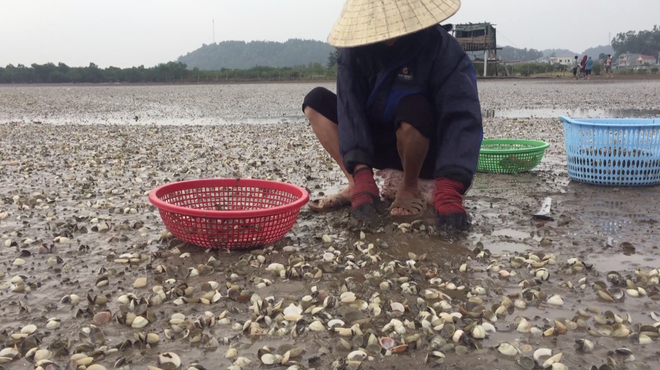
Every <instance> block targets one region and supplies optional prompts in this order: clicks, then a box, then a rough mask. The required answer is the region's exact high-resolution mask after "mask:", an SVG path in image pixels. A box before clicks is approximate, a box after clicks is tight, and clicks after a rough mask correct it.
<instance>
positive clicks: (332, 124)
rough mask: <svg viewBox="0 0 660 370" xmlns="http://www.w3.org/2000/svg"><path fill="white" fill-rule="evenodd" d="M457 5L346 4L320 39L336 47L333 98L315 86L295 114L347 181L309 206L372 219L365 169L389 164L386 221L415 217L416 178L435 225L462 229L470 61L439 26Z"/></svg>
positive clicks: (471, 136) (373, 200)
mask: <svg viewBox="0 0 660 370" xmlns="http://www.w3.org/2000/svg"><path fill="white" fill-rule="evenodd" d="M459 8H460V0H393V1H386V2H383V1H380V0H347V1H346V4H345V5H344V9H343V11H342V14H341V17H340V18H339V20H338V21H337V23H336V24H335V26H334V29H333V30H332V32H331V33H330V36H329V38H328V42H329V43H330V44H331V45H333V46H336V47H339V48H341V49H340V50H341V52H340V55H339V59H338V63H337V66H338V70H337V94H336V95H335V94H334V93H332V92H331V91H329V90H327V89H325V88H322V87H317V88H315V89H314V90H312V91H311V92H310V93H309V94H308V95H307V96H306V97H305V99H304V102H303V112H304V113H305V115H306V116H307V118H308V119H309V122H310V123H311V126H312V129H313V130H314V133H315V134H316V136H317V138H318V140H319V141H320V142H321V144H322V145H323V147H324V149H325V150H326V151H327V152H328V153H329V154H330V155H331V156H332V158H333V159H334V160H335V161H336V162H337V164H338V165H339V167H340V168H341V170H342V171H343V172H344V175H345V176H346V179H347V180H348V186H347V187H346V188H345V189H344V190H342V191H341V192H339V193H338V194H335V195H332V196H328V197H326V198H323V199H320V200H315V201H312V202H310V203H309V208H310V209H311V210H313V211H316V212H329V211H334V210H337V209H340V208H343V207H348V206H350V207H351V213H352V214H353V216H354V217H355V218H357V219H366V220H372V219H373V218H374V217H375V216H376V215H377V214H378V213H384V212H385V210H386V209H387V208H386V207H385V206H384V203H383V201H382V200H381V190H380V189H379V188H378V186H377V185H376V181H375V179H374V173H373V170H372V169H373V168H376V169H379V170H386V169H387V170H390V171H393V170H398V171H403V173H402V176H403V181H401V184H400V186H399V187H398V191H397V192H396V196H395V198H394V202H393V203H392V205H391V207H390V209H389V214H390V215H391V216H392V217H394V218H395V219H410V218H413V219H418V218H421V217H422V216H423V213H424V211H425V209H426V199H429V198H427V197H425V196H424V194H423V193H422V192H421V191H420V181H419V179H420V178H422V179H429V180H435V191H434V193H433V196H432V207H433V210H434V213H435V220H436V224H437V226H438V227H440V228H453V229H457V230H465V229H467V227H468V221H467V212H466V210H465V208H464V206H463V196H464V194H465V192H466V191H467V190H468V189H469V188H470V186H471V184H472V180H473V178H474V174H475V172H476V169H477V162H478V158H479V149H480V147H481V141H482V139H483V126H482V117H481V107H480V103H479V95H478V91H477V78H476V72H475V69H474V67H473V65H472V62H471V61H470V58H469V57H468V56H467V54H466V53H465V51H464V50H463V48H461V46H460V44H459V43H458V42H457V41H456V39H455V38H454V37H452V35H450V34H449V33H448V32H447V31H446V30H445V29H444V28H443V27H442V26H440V25H439V24H440V22H442V21H444V20H446V19H448V18H449V17H451V16H452V15H454V14H455V13H456V12H457V11H458V9H459ZM404 17H406V18H404Z"/></svg>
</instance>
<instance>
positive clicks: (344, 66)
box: [337, 26, 483, 189]
mask: <svg viewBox="0 0 660 370" xmlns="http://www.w3.org/2000/svg"><path fill="white" fill-rule="evenodd" d="M396 45H402V46H403V47H404V49H401V50H400V51H399V52H398V55H396V56H394V57H391V58H386V60H387V62H386V63H385V65H383V63H380V64H379V63H378V60H381V61H382V60H383V58H380V57H374V56H373V54H374V53H373V50H378V49H375V48H378V47H381V49H382V48H383V47H382V46H378V45H376V46H373V45H372V46H367V47H358V48H347V49H343V50H342V51H341V53H340V56H339V60H338V62H337V64H338V72H337V73H338V76H337V98H338V103H337V113H338V118H339V122H338V123H339V149H340V151H341V154H342V156H343V159H344V164H345V166H346V168H347V170H348V171H349V172H352V171H353V168H354V167H355V165H356V164H365V165H367V166H371V164H372V163H373V153H374V145H373V141H372V135H371V130H372V129H373V128H374V126H375V127H378V126H377V123H376V124H374V122H373V121H374V119H375V118H376V119H377V118H378V117H374V113H373V112H374V110H376V111H380V112H382V114H381V117H380V118H381V119H377V120H378V121H387V120H389V119H392V114H393V112H394V109H395V108H396V106H397V105H398V103H399V101H400V100H401V99H402V98H403V97H405V96H407V95H412V94H423V95H425V96H426V97H428V98H429V100H430V101H431V102H432V103H433V104H434V105H435V111H436V112H435V113H436V115H435V116H436V121H437V128H436V130H437V136H436V137H435V140H434V142H435V143H436V147H437V153H435V155H436V162H435V176H436V177H449V178H452V179H455V180H458V181H461V182H462V183H463V184H464V185H465V187H466V189H467V188H468V187H469V186H470V185H471V183H472V179H473V177H474V174H475V172H476V168H477V161H478V158H479V149H480V147H481V141H482V139H483V126H482V119H481V106H480V104H479V95H478V92H477V79H476V73H475V70H474V67H473V65H472V62H471V61H470V59H469V57H468V56H467V54H466V53H465V52H464V51H463V49H462V48H461V46H460V45H459V43H458V42H457V41H456V39H455V38H454V37H453V36H451V35H450V34H449V33H447V31H445V30H444V29H443V28H442V27H440V26H437V27H432V28H429V29H426V30H423V31H420V32H417V33H415V34H413V35H411V36H410V37H409V36H406V37H405V38H404V39H400V40H399V41H397V44H395V46H396ZM370 48H371V49H370ZM375 59H378V60H375ZM404 70H405V71H404ZM402 71H403V72H402ZM402 73H404V75H403V76H402ZM393 150H396V149H395V148H393Z"/></svg>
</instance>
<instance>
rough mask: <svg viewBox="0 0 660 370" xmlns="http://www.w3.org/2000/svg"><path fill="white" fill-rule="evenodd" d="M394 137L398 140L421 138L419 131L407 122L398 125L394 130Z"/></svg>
mask: <svg viewBox="0 0 660 370" xmlns="http://www.w3.org/2000/svg"><path fill="white" fill-rule="evenodd" d="M396 136H397V138H398V139H403V138H411V137H420V136H421V137H423V135H422V134H421V132H420V131H419V129H417V127H415V126H413V125H411V124H410V123H408V122H401V123H400V124H399V128H398V129H397V130H396Z"/></svg>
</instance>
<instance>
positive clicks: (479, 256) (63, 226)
mask: <svg viewBox="0 0 660 370" xmlns="http://www.w3.org/2000/svg"><path fill="white" fill-rule="evenodd" d="M490 83H491V82H488V83H484V84H480V89H482V90H484V91H485V94H484V95H483V101H484V103H485V104H484V106H485V107H487V108H488V107H493V106H496V107H499V108H501V107H505V106H507V104H516V105H526V104H529V105H530V106H546V107H547V106H552V107H554V106H557V107H568V106H572V105H573V104H575V102H574V101H573V100H575V99H568V98H566V99H567V100H566V101H563V102H562V101H559V102H557V101H556V99H559V100H561V99H565V98H564V95H567V96H571V94H573V96H576V93H580V94H581V93H582V92H585V91H586V92H589V91H592V87H596V86H597V85H585V84H583V85H574V84H568V83H563V82H559V83H555V82H552V81H547V82H544V83H534V84H531V83H527V82H523V81H514V82H502V81H493V82H492V85H489V84H490ZM514 84H515V85H514ZM483 85H486V86H485V87H482V86H483ZM639 86H641V87H643V88H635V89H630V88H629V86H628V85H627V84H625V83H621V84H620V85H619V84H617V83H614V85H612V88H611V89H609V85H608V94H605V95H609V94H610V93H611V94H613V95H616V96H617V99H618V100H617V102H618V103H617V104H622V105H625V104H642V103H640V102H644V101H647V100H648V99H651V98H648V97H647V95H648V96H655V95H657V94H659V93H660V89H659V88H658V86H656V84H655V83H647V82H640V83H639ZM303 87H304V89H307V90H308V89H309V88H310V86H307V85H303ZM33 89H38V90H39V91H40V92H39V93H37V92H36V91H37V90H33ZM179 89H183V90H179ZM299 89H301V87H298V86H288V85H272V86H271V85H265V86H261V85H260V86H259V87H248V86H233V85H232V86H230V85H222V86H215V85H208V86H207V85H204V86H202V85H200V86H195V87H181V86H171V87H170V86H162V87H158V88H153V87H145V86H87V87H78V86H48V87H47V88H43V87H24V86H9V87H5V86H1V87H0V90H1V91H0V92H1V93H2V96H3V99H2V101H0V119H4V120H5V121H6V117H12V118H10V120H9V121H10V122H11V123H10V124H1V125H0V134H1V136H2V137H3V140H2V144H1V145H0V174H2V180H0V181H4V183H3V189H4V190H3V194H2V197H0V200H1V201H0V245H2V246H3V250H2V254H0V307H2V310H3V318H4V319H6V323H8V324H6V325H5V326H3V327H2V328H1V329H0V367H1V368H4V369H10V368H35V369H39V370H56V369H83V368H85V369H87V370H103V369H106V368H107V369H110V368H117V369H123V370H128V369H130V368H133V369H137V368H149V369H152V370H156V369H162V370H169V369H185V370H204V369H215V368H220V369H231V370H246V369H248V368H258V367H264V368H282V369H288V370H305V369H312V368H314V369H325V368H333V369H335V368H336V369H357V368H360V366H362V368H364V367H365V366H366V365H367V364H369V365H368V366H371V367H374V368H376V367H382V366H384V364H387V365H389V364H393V365H392V366H399V364H402V365H400V366H401V367H404V366H408V365H405V364H409V363H410V362H406V361H414V363H415V364H416V365H419V364H420V363H424V364H425V365H426V366H429V367H438V368H440V367H447V368H451V367H452V366H454V365H459V366H461V367H463V368H469V367H474V368H478V367H479V366H481V367H483V366H484V364H496V365H493V366H496V367H499V368H517V367H522V368H524V369H527V370H532V369H541V368H544V369H554V370H562V369H566V368H572V369H573V368H580V367H584V368H589V367H590V366H592V365H593V366H594V369H601V368H602V369H605V370H612V369H622V368H624V367H625V368H640V369H644V368H648V367H644V365H643V362H644V360H647V359H652V358H653V356H654V348H655V345H656V344H657V342H658V340H660V331H659V329H660V324H659V323H660V314H658V313H660V308H658V307H657V303H658V302H660V281H659V280H660V274H659V273H658V266H657V262H656V261H655V255H654V253H655V252H653V248H652V247H653V246H655V245H656V244H657V240H656V239H654V237H655V234H656V228H655V226H654V222H653V220H652V219H649V217H646V216H644V217H642V216H643V215H650V214H653V212H651V210H648V209H645V208H639V206H637V208H635V207H633V206H631V205H630V204H631V203H634V202H635V201H636V199H637V198H639V199H640V200H639V201H638V202H641V203H652V202H647V201H644V199H646V200H648V199H649V198H646V195H641V194H638V193H635V191H636V190H628V189H620V190H618V191H614V190H612V189H608V190H605V189H591V188H590V189H585V187H580V186H577V185H575V184H570V185H566V184H565V183H567V181H565V180H566V178H565V174H564V173H563V172H561V171H559V174H558V172H557V169H556V168H555V165H556V163H558V162H560V161H564V160H565V159H564V158H563V155H564V153H563V152H562V145H563V144H562V141H563V137H562V135H561V132H558V131H557V130H556V122H555V121H556V120H555V119H554V118H553V119H542V118H533V119H507V118H502V117H497V116H496V117H488V116H487V115H486V117H485V121H484V125H485V130H486V134H487V136H488V137H507V136H510V137H513V136H514V135H515V137H520V138H528V139H543V140H547V141H550V142H551V143H552V146H551V148H549V149H548V151H547V152H546V157H545V159H544V161H543V162H542V163H541V165H540V166H539V167H538V168H537V169H535V170H534V171H532V173H528V174H521V175H516V176H507V177H503V176H499V175H488V174H479V175H478V176H477V178H476V180H475V186H474V188H473V190H471V193H470V195H469V196H468V197H467V198H466V206H467V208H468V210H469V213H470V215H471V217H472V218H473V228H474V229H473V231H471V232H470V233H468V234H467V236H466V237H462V236H460V237H454V236H452V235H449V234H447V235H445V234H444V233H442V232H440V231H439V230H436V229H435V226H434V225H433V224H432V223H427V222H425V221H424V222H422V221H415V222H410V223H406V222H404V223H394V222H391V220H390V219H387V218H383V222H382V225H378V226H376V227H365V226H363V225H359V224H357V223H354V220H352V219H351V218H350V217H348V211H346V212H344V213H342V212H343V211H340V212H338V213H337V214H328V215H312V214H310V213H309V212H308V210H307V209H306V208H303V210H302V211H301V214H300V216H299V221H298V223H297V224H296V225H295V226H294V228H293V230H292V232H291V233H289V234H288V235H287V236H286V237H285V238H284V239H283V240H281V241H280V242H278V243H275V244H274V245H266V246H264V248H259V249H256V250H253V251H245V252H231V253H229V252H227V251H216V250H208V251H207V250H200V249H198V248H194V247H192V246H190V245H188V244H186V243H184V242H182V241H180V240H178V239H176V238H175V237H174V236H173V235H172V233H170V232H169V231H167V230H165V229H164V226H163V224H162V221H161V219H160V215H159V213H158V211H157V210H156V209H155V208H154V207H153V206H152V205H151V204H150V203H149V202H148V194H149V191H150V190H151V189H153V188H154V187H156V186H158V185H160V184H163V183H166V182H173V181H179V180H190V179H197V178H206V177H211V176H213V177H216V176H217V177H225V178H264V179H271V180H278V181H286V182H291V183H295V184H298V185H301V186H305V187H306V188H308V190H310V192H311V193H312V197H316V196H319V197H320V196H321V195H320V194H321V192H325V193H327V194H330V190H329V189H331V188H333V189H334V188H338V187H340V186H342V184H343V185H345V183H342V182H341V180H340V179H341V177H340V176H341V174H340V173H339V171H338V170H337V169H336V168H335V167H336V166H334V164H333V163H332V161H331V159H330V158H329V157H328V156H327V155H325V154H324V152H323V151H322V149H321V147H320V144H318V142H317V141H316V140H315V139H314V136H313V132H312V130H311V128H310V127H309V126H308V125H307V124H306V122H304V121H303V120H302V119H295V118H293V119H291V120H292V121H287V122H280V123H277V124H273V125H265V124H245V125H223V126H217V125H212V126H203V125H200V126H195V127H193V128H191V127H186V126H182V125H172V126H168V125H161V124H160V123H162V121H159V119H160V120H163V119H166V120H169V119H174V118H171V117H165V118H164V117H163V116H162V114H163V113H162V110H167V111H168V112H170V114H171V115H172V116H174V117H178V118H177V119H182V120H183V119H185V118H182V116H181V115H185V114H190V115H197V116H196V118H195V119H196V120H199V121H204V120H207V119H209V118H208V117H213V115H214V114H218V113H214V112H215V109H216V107H213V108H210V106H211V105H208V106H207V105H205V104H206V103H204V104H203V105H202V106H200V105H199V104H202V103H199V101H193V100H194V99H193V100H191V97H190V96H191V94H192V95H195V96H197V97H198V98H200V97H201V96H204V98H203V99H201V100H204V101H207V100H208V99H207V98H206V96H208V95H209V94H210V93H213V94H214V96H216V95H217V96H221V97H222V98H218V100H219V102H214V103H213V104H212V105H213V106H215V105H216V104H218V105H219V106H220V108H217V109H221V110H223V111H229V110H232V111H234V112H238V113H236V114H237V115H243V114H244V113H241V112H239V111H243V110H245V108H244V107H245V106H249V107H255V106H256V107H261V106H264V105H267V106H269V108H268V112H266V113H264V116H267V115H270V116H271V117H278V118H277V120H278V121H279V120H284V119H285V118H280V117H281V116H282V114H283V113H285V112H288V109H289V108H290V111H291V112H294V111H295V112H297V111H298V110H299V107H298V100H300V97H301V96H304V94H303V91H302V90H299ZM555 89H556V90H557V91H555ZM82 90H84V91H85V93H84V94H81V93H80V92H81V91H82ZM220 90H222V93H221V94H220ZM619 90H621V91H625V92H626V93H625V94H624V93H620V92H619ZM181 91H186V92H192V93H191V94H187V93H186V94H183V93H180V92H181ZM202 91H203V94H202ZM260 91H261V92H260ZM263 91H267V92H268V93H267V94H265V93H263ZM599 91H600V90H599ZM640 91H641V92H640ZM19 92H20V93H19ZM559 92H561V93H559ZM40 94H43V96H41V95H40ZM200 94H201V95H200ZM580 94H577V95H579V96H586V95H580ZM601 95H604V94H592V95H590V96H591V97H590V99H594V102H595V103H594V102H592V103H593V104H596V105H598V104H603V105H602V106H609V105H610V104H611V101H610V100H607V103H599V102H601V99H614V98H609V97H608V98H604V97H602V96H601ZM225 96H228V97H230V98H229V99H234V98H236V99H234V100H235V101H239V102H244V103H241V104H237V103H235V101H232V102H231V103H229V102H227V101H225V100H223V99H225V98H224V97H225ZM283 96H284V97H285V98H286V99H285V100H286V101H284V102H283V99H284V97H283ZM43 97H46V98H43ZM101 97H102V98H101ZM154 97H158V99H162V101H165V102H169V103H170V104H164V103H162V102H157V101H156V100H153V99H155V98H154ZM239 97H240V99H239ZM255 99H256V100H255ZM548 99H549V100H552V102H550V101H546V100H548ZM645 99H646V100H645ZM179 100H181V101H183V102H186V106H185V107H184V106H182V105H181V103H178V101H179ZM201 100H200V101H201ZM289 100H291V101H294V100H295V101H296V106H295V107H293V103H291V107H289V108H287V105H288V104H289V103H288V101H289ZM522 100H524V101H522ZM507 101H508V102H510V103H507ZM8 104H9V105H8ZM127 104H128V105H127ZM177 104H178V105H177ZM644 104H646V103H644ZM649 104H650V103H649ZM115 105H116V106H120V107H121V106H123V107H124V108H122V109H124V110H123V111H121V114H117V112H116V111H113V109H115V108H113V107H114V106H115ZM170 105H176V106H178V107H182V108H181V110H180V111H173V110H171V109H170ZM9 106H10V108H11V109H9V108H8V107H9ZM239 106H240V107H239ZM81 107H84V108H81ZM94 107H96V108H94ZM88 109H89V110H91V111H88ZM94 109H97V110H96V111H94ZM209 109H212V111H209ZM147 111H149V112H150V113H149V115H147V113H146V112H147ZM13 112H17V113H13ZM69 112H78V113H69ZM94 112H95V113H94ZM128 113H130V114H128ZM255 114H256V113H255ZM259 114H261V113H259ZM291 114H292V115H293V114H294V113H291ZM298 114H299V113H298ZM125 116H126V117H128V116H130V118H131V119H133V117H134V116H139V120H140V123H139V124H140V125H125V124H123V125H115V124H107V125H105V124H97V123H102V122H106V120H107V123H117V122H116V121H115V120H121V119H123V118H117V117H125ZM3 117H4V118H3ZM25 117H31V118H25ZM58 117H61V118H58ZM113 117H114V118H113ZM148 117H151V118H148ZM158 117H160V118H158ZM216 118H217V117H216ZM248 118H250V117H248ZM59 119H61V120H62V123H66V125H62V126H54V125H51V124H50V123H36V122H33V121H40V122H41V121H42V120H43V121H44V122H49V120H59ZM240 119H243V117H241V118H240ZM286 119H287V120H289V118H286ZM83 120H85V122H83ZM147 121H148V123H149V124H144V125H142V122H147ZM3 122H4V121H3ZM71 122H74V123H75V122H77V123H90V124H89V125H85V126H82V125H75V124H71ZM159 122H160V123H159ZM151 123H156V124H155V125H151ZM174 123H176V122H174ZM35 138H38V139H35ZM138 138H139V139H138ZM561 163H563V162H561ZM294 164H295V165H294ZM519 180H520V181H519ZM379 181H383V184H382V187H383V195H384V196H385V195H386V194H387V191H388V189H387V188H388V181H389V180H388V179H385V178H382V179H379ZM512 181H513V182H516V186H511V182H512ZM389 185H390V186H389V187H391V184H389ZM649 191H651V192H653V191H655V190H654V189H651V190H649ZM625 193H627V194H628V195H627V196H625V197H624V196H623V195H622V194H625ZM539 194H543V196H545V195H546V194H553V197H556V198H558V202H557V203H556V204H557V207H556V210H555V209H553V212H555V211H556V212H557V214H556V215H554V217H555V218H556V220H557V221H552V222H550V221H547V222H545V221H544V222H539V221H538V220H532V219H531V216H529V215H530V212H533V210H532V209H530V208H529V207H530V204H533V205H534V207H535V206H536V205H537V203H538V199H536V197H537V196H539ZM652 194H653V195H657V194H655V193H652ZM259 196H264V197H266V196H271V195H270V194H267V193H263V194H260V195H259ZM580 199H588V200H589V202H591V203H598V205H597V207H600V208H598V212H602V211H603V209H605V210H609V209H612V212H613V213H617V214H630V215H631V216H630V218H631V219H632V218H633V216H634V217H637V216H640V217H639V219H638V218H635V220H634V221H630V222H629V223H627V224H618V223H617V225H615V226H614V227H615V228H616V233H617V234H616V235H614V234H613V233H611V232H610V233H608V232H605V231H602V229H601V228H598V227H597V225H594V224H593V222H594V221H588V220H589V216H590V215H591V216H593V214H594V213H593V210H594V209H593V208H589V207H591V206H593V207H596V205H590V204H589V205H585V203H584V201H583V200H580ZM654 199H655V198H654ZM223 201H226V200H219V201H218V204H214V207H216V208H217V209H221V208H222V207H224V206H226V204H223V203H222V202H223ZM610 202H611V203H610ZM574 204H577V205H578V207H580V209H578V210H572V209H571V205H574ZM635 204H639V203H635ZM649 207H650V206H649ZM615 211H616V212H615ZM498 215H499V216H498ZM597 215H599V218H598V219H607V220H609V221H610V224H609V225H605V226H606V227H610V226H611V223H616V222H618V221H620V220H619V218H618V216H616V215H606V216H603V215H600V214H597ZM189 221H190V222H193V223H194V222H195V221H194V220H189ZM615 221H616V222H615ZM626 222H628V221H626ZM631 225H632V226H631ZM219 226H222V225H221V224H219ZM232 227H236V228H240V227H241V226H240V225H234V226H232ZM626 227H633V228H635V229H633V230H634V232H630V231H626V230H625V228H626ZM587 230H588V231H589V232H588V233H587V232H586V231H587ZM610 234H612V235H613V237H614V240H608V238H609V236H610ZM198 236H200V235H196V237H198ZM624 257H625V258H624ZM628 257H630V258H628ZM642 257H643V258H642ZM626 258H628V259H626ZM633 258H635V259H633ZM601 261H603V262H601ZM613 261H615V262H616V263H613ZM631 261H635V262H634V264H631V263H630V262H631ZM619 262H620V263H619ZM612 270H617V271H612ZM633 318H634V319H633ZM551 348H552V350H551ZM608 366H609V368H608Z"/></svg>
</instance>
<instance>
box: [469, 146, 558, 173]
mask: <svg viewBox="0 0 660 370" xmlns="http://www.w3.org/2000/svg"><path fill="white" fill-rule="evenodd" d="M549 146H550V144H548V143H546V142H544V141H537V140H512V139H491V140H484V141H483V142H482V143H481V150H480V151H479V164H478V165H477V171H479V172H490V173H521V172H527V171H529V170H531V169H532V168H534V167H536V166H538V164H539V163H541V159H542V158H543V154H544V153H545V150H546V149H548V147H549Z"/></svg>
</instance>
